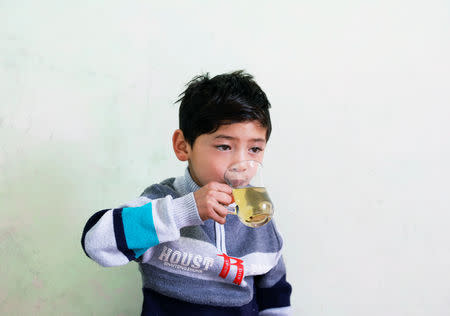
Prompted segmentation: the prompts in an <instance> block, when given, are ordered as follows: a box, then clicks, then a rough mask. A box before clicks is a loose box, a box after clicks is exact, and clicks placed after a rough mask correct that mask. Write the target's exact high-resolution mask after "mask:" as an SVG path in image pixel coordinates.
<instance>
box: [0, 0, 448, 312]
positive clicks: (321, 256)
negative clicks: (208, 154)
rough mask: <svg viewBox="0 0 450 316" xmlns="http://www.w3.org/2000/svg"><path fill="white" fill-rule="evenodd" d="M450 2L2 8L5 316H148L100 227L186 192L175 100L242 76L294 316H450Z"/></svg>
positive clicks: (10, 3)
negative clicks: (98, 217)
mask: <svg viewBox="0 0 450 316" xmlns="http://www.w3.org/2000/svg"><path fill="white" fill-rule="evenodd" d="M449 11H450V5H449V3H448V1H438V0H431V1H401V0H393V1H392V0H391V1H376V2H375V1H350V0H344V1H324V0H321V1H276V2H275V1H237V0H236V1H227V2H226V3H222V2H216V1H175V2H171V1H166V2H162V1H158V2H156V1H135V0H132V1H86V0H84V1H83V0H82V1H49V0H42V1H20V0H3V1H0V214H1V218H0V253H1V257H2V260H1V263H0V314H1V315H138V314H139V311H140V307H141V294H140V276H139V274H138V272H137V267H136V265H135V264H130V265H128V266H124V267H116V268H101V267H99V266H98V265H97V264H95V263H94V262H92V261H90V260H89V259H88V258H87V257H86V256H85V255H84V253H83V252H82V249H81V246H80V241H79V240H80V237H81V232H82V228H83V226H84V224H85V222H86V220H87V219H88V218H89V216H91V215H92V214H93V213H94V212H95V211H98V210H101V209H104V208H110V207H115V206H118V205H119V204H121V203H123V202H125V201H128V200H131V199H133V198H135V197H136V196H138V195H139V194H140V193H141V192H142V190H143V189H144V188H145V187H146V186H147V185H149V184H151V183H153V182H155V181H159V180H162V179H164V178H166V177H168V176H174V175H178V174H180V173H181V172H182V171H183V169H184V167H185V166H184V165H183V164H182V163H180V162H178V161H177V160H176V159H175V157H174V155H173V154H172V151H171V146H170V139H171V133H172V131H173V130H174V129H175V128H176V126H177V107H176V106H175V105H173V102H174V101H175V100H176V99H177V95H178V94H179V93H180V92H181V91H182V89H183V85H184V84H185V83H186V82H187V81H188V80H190V79H191V78H192V76H194V75H196V74H199V73H201V72H204V71H209V72H211V73H212V74H218V73H222V72H226V71H230V70H235V69H240V68H244V69H246V70H248V71H249V72H251V73H252V74H254V75H255V77H256V79H257V81H258V82H259V83H260V84H261V86H262V87H263V88H264V89H265V90H266V92H267V94H268V96H269V98H270V100H271V102H272V105H273V110H272V119H273V123H274V132H273V136H272V139H271V140H270V143H269V147H268V152H267V154H266V161H265V165H266V168H265V170H266V171H267V173H266V183H267V186H268V188H269V191H270V193H271V195H272V199H273V200H274V202H275V205H276V214H275V216H276V219H277V223H278V227H279V228H280V230H281V231H282V234H283V236H284V240H285V245H286V247H285V258H286V263H287V268H288V278H289V280H290V281H291V283H292V284H293V285H294V293H293V297H292V301H293V306H294V314H295V315H309V316H321V315H324V316H359V315H366V316H367V315H393V316H394V315H395V316H398V315H408V316H411V315H421V316H422V315H423V316H428V315H433V316H441V315H442V316H444V315H448V314H449V313H450V308H449V305H448V301H449V295H450V294H449V293H450V285H449V284H450V272H449V271H450V270H449V269H448V267H449V265H450V253H449V251H448V245H449V244H450V233H449V232H448V224H447V223H448V222H449V220H450V215H449V211H450V201H449V199H450V194H449V192H448V188H449V187H450V183H449V179H450V168H449V161H450V141H449V139H450V137H449V135H450V133H449V132H450V129H449V127H448V122H449V118H450V110H449V109H450V95H449V94H450V92H449V91H450V89H449V87H450V63H449V59H448V56H450V16H449Z"/></svg>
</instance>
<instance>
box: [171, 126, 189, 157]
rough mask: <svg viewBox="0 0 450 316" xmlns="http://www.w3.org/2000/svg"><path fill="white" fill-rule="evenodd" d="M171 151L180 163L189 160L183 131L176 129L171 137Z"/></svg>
mask: <svg viewBox="0 0 450 316" xmlns="http://www.w3.org/2000/svg"><path fill="white" fill-rule="evenodd" d="M172 145H173V151H174V152H175V155H176V156H177V158H178V160H180V161H187V160H188V159H189V152H190V146H189V144H188V142H187V141H186V139H185V138H184V134H183V131H182V130H181V129H177V130H176V131H175V132H174V133H173V136H172Z"/></svg>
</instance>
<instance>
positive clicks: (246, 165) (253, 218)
mask: <svg viewBox="0 0 450 316" xmlns="http://www.w3.org/2000/svg"><path fill="white" fill-rule="evenodd" d="M261 169H262V164H261V163H260V162H258V161H255V160H244V161H240V162H238V163H235V164H233V165H231V166H230V167H228V169H227V170H226V171H225V174H224V179H225V182H226V183H227V184H228V185H229V186H230V187H232V189H233V197H234V202H235V203H234V204H231V205H229V207H228V210H229V212H230V214H233V215H237V216H238V217H239V220H240V221H241V222H242V223H243V224H244V225H246V226H249V227H260V226H263V225H265V224H267V223H268V222H269V221H270V220H271V219H272V217H273V204H272V201H271V200H270V198H269V195H268V194H267V190H266V188H265V187H264V184H263V179H262V172H261V171H262V170H261Z"/></svg>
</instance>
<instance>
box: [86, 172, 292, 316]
mask: <svg viewBox="0 0 450 316" xmlns="http://www.w3.org/2000/svg"><path fill="white" fill-rule="evenodd" d="M199 188H200V187H199V186H198V185H197V184H196V183H195V182H194V181H193V180H192V178H191V176H190V174H189V170H188V169H186V172H185V175H184V176H182V177H177V178H170V179H167V180H165V181H163V182H161V183H159V184H154V185H152V186H150V187H148V188H147V189H146V190H145V191H144V192H143V193H142V195H141V196H140V197H139V198H138V199H136V200H134V201H131V202H129V203H127V204H125V205H123V206H120V207H118V208H114V209H105V210H102V211H99V212H97V213H95V214H94V215H93V216H92V217H91V218H90V219H89V220H88V221H87V223H86V225H85V228H84V231H83V235H82V240H81V242H82V246H83V249H84V251H85V253H86V255H87V256H88V257H89V258H91V259H92V260H94V261H96V262H97V263H99V264H100V265H102V266H105V267H109V266H119V265H124V264H126V263H128V262H130V261H136V262H138V263H139V269H140V272H141V274H142V280H143V293H144V304H143V312H142V315H178V314H180V315H191V314H192V315H194V314H195V315H260V316H262V315H289V311H290V294H291V286H290V285H289V283H288V282H287V281H286V269H285V265H284V262H283V258H282V256H281V248H282V240H281V237H280V235H279V233H278V232H277V230H276V228H275V224H274V221H273V220H272V221H271V222H269V223H268V224H266V225H264V226H262V227H259V228H249V227H247V226H245V225H243V224H242V223H240V221H239V219H238V218H237V216H233V215H230V216H228V217H227V222H226V223H225V224H224V225H221V224H218V223H216V222H214V221H212V220H206V221H204V222H203V221H202V220H201V219H200V217H199V214H198V210H197V206H196V202H195V199H194V195H193V192H195V191H196V190H198V189H199Z"/></svg>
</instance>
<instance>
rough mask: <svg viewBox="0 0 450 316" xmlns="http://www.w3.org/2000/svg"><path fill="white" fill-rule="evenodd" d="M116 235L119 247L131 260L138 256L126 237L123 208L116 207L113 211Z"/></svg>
mask: <svg viewBox="0 0 450 316" xmlns="http://www.w3.org/2000/svg"><path fill="white" fill-rule="evenodd" d="M113 223H114V235H115V236H116V242H117V249H119V250H120V251H121V252H122V253H123V254H124V255H125V256H126V257H127V258H128V260H129V261H131V260H134V259H135V258H136V254H135V253H134V251H133V250H131V249H130V248H128V245H127V240H126V238H125V230H124V228H123V220H122V209H121V208H119V209H115V210H114V211H113Z"/></svg>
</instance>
